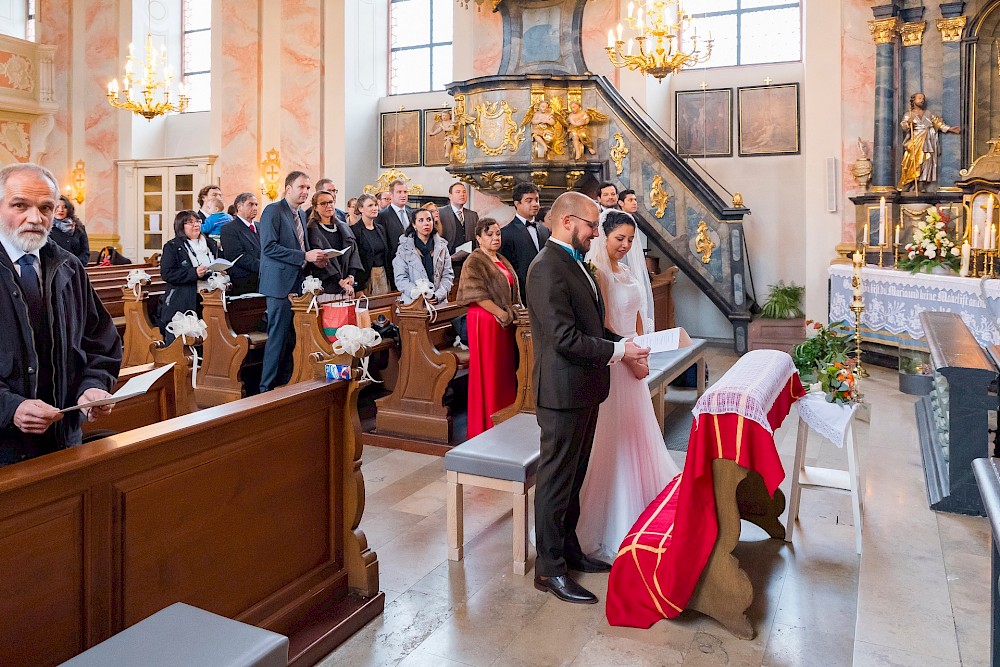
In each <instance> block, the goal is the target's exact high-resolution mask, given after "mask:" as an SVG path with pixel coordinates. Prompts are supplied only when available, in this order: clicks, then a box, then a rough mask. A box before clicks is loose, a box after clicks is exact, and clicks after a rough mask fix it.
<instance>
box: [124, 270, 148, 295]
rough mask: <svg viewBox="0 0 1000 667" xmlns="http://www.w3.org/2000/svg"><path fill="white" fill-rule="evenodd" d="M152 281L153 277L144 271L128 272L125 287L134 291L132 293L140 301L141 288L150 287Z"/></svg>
mask: <svg viewBox="0 0 1000 667" xmlns="http://www.w3.org/2000/svg"><path fill="white" fill-rule="evenodd" d="M152 279H153V278H152V276H150V275H149V274H148V273H146V272H145V271H144V270H142V269H132V270H131V271H129V272H128V277H127V278H125V287H127V288H128V289H130V290H132V293H133V294H135V298H137V299H138V298H139V292H140V288H141V286H142V285H148V284H149V282H150V281H151V280H152Z"/></svg>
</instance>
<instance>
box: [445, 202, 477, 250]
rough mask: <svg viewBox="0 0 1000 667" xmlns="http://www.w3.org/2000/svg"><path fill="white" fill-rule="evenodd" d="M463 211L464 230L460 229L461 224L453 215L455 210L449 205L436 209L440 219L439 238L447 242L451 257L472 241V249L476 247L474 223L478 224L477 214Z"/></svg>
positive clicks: (471, 211) (467, 210)
mask: <svg viewBox="0 0 1000 667" xmlns="http://www.w3.org/2000/svg"><path fill="white" fill-rule="evenodd" d="M463 210H464V213H463V214H462V215H463V216H464V217H465V229H462V223H460V222H459V221H458V216H457V215H455V209H453V208H452V207H451V204H445V205H444V206H440V207H438V215H440V217H441V236H443V237H444V238H445V240H446V241H448V252H450V253H451V254H452V255H454V254H455V250H456V249H457V248H458V246H460V245H462V244H463V243H468V242H469V241H472V242H473V243H472V245H473V247H475V245H476V243H475V239H476V223H477V222H479V214H478V213H476V212H475V211H473V210H472V209H471V208H468V207H465V208H464V209H463Z"/></svg>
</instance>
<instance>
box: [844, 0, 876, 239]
mask: <svg viewBox="0 0 1000 667" xmlns="http://www.w3.org/2000/svg"><path fill="white" fill-rule="evenodd" d="M842 7H843V26H844V29H843V33H842V40H843V42H842V44H843V55H842V63H843V64H842V66H841V115H842V117H841V128H842V131H843V148H842V153H841V165H842V168H843V171H842V173H841V182H842V183H843V202H842V206H841V211H843V215H842V217H841V223H842V226H841V240H842V241H844V242H853V241H854V220H855V207H854V204H853V203H851V201H850V200H849V199H848V197H849V196H851V195H853V194H857V192H858V191H859V190H860V189H859V188H858V186H857V184H856V183H855V182H854V178H853V176H851V167H852V166H853V165H854V161H855V160H857V159H858V157H859V155H860V151H859V149H858V138H859V137H860V138H861V140H862V141H863V142H864V145H865V150H866V151H867V154H868V157H869V158H871V156H872V152H871V151H872V137H873V133H874V131H875V42H874V41H873V40H872V37H871V33H869V31H868V21H869V20H871V18H872V12H871V3H870V2H868V1H867V0H843V4H842Z"/></svg>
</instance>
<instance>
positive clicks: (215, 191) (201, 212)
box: [198, 185, 222, 222]
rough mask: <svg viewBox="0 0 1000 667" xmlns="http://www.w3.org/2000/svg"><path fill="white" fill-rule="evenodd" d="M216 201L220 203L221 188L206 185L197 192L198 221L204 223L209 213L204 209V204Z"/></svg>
mask: <svg viewBox="0 0 1000 667" xmlns="http://www.w3.org/2000/svg"><path fill="white" fill-rule="evenodd" d="M213 199H218V200H219V203H220V204H221V203H222V188H221V187H219V186H218V185H206V186H205V187H203V188H202V189H201V190H199V191H198V219H199V220H200V221H201V222H205V220H207V219H208V216H209V215H210V213H209V212H208V211H207V210H206V209H205V202H209V201H212V200H213Z"/></svg>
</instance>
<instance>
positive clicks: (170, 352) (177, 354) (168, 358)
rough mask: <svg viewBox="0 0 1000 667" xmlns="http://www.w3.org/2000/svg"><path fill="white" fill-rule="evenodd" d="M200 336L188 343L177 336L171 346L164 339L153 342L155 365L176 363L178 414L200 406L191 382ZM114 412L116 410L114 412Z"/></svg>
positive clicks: (175, 390) (152, 350)
mask: <svg viewBox="0 0 1000 667" xmlns="http://www.w3.org/2000/svg"><path fill="white" fill-rule="evenodd" d="M201 343H202V341H201V339H199V338H195V339H190V338H189V339H188V344H187V345H185V344H184V341H183V340H182V339H180V338H175V339H174V342H173V343H171V344H170V345H169V346H168V345H165V344H164V342H163V341H162V340H160V341H157V342H155V343H152V344H151V346H150V351H151V353H152V355H153V365H154V366H165V365H166V364H170V363H172V364H174V370H173V371H172V374H173V376H174V401H175V402H176V404H177V414H178V415H186V414H190V413H192V412H197V411H198V406H197V404H196V403H195V400H194V388H193V386H192V384H191V377H192V368H193V367H194V354H195V351H196V349H197V346H199V345H201ZM112 414H114V412H112Z"/></svg>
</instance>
